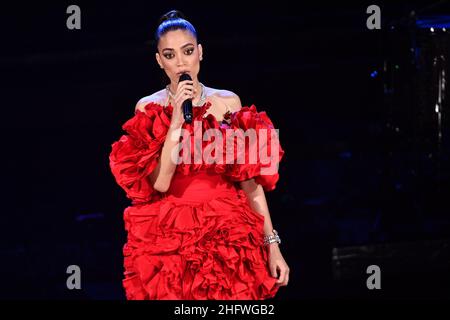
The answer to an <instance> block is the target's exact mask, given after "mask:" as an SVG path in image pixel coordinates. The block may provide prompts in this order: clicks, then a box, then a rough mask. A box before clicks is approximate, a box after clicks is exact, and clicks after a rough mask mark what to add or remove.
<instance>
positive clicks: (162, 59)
mask: <svg viewBox="0 0 450 320" xmlns="http://www.w3.org/2000/svg"><path fill="white" fill-rule="evenodd" d="M155 35H156V46H157V53H156V60H157V62H158V64H159V66H160V67H161V68H162V69H164V72H165V74H166V75H167V77H168V78H169V80H170V83H169V84H168V85H167V86H166V88H164V89H163V90H160V91H158V92H156V93H154V94H152V95H150V96H147V97H145V98H142V99H141V100H139V102H138V103H137V105H136V109H135V115H134V117H133V118H131V119H130V120H128V121H127V122H126V123H125V124H124V125H123V129H124V130H125V131H126V132H127V134H125V135H123V136H122V137H121V138H120V140H119V141H116V142H114V143H113V144H112V151H111V154H110V166H111V170H112V173H113V175H114V177H115V179H116V181H117V183H118V184H119V185H120V186H121V187H122V188H123V189H124V190H125V191H126V194H127V197H128V198H129V199H131V200H132V205H131V206H130V207H128V208H126V209H125V212H124V221H125V228H126V230H127V232H128V239H127V243H126V244H125V246H124V249H123V253H124V267H125V273H124V275H125V278H124V280H123V285H124V288H125V291H126V296H127V299H171V300H174V299H184V300H193V299H220V300H227V299H268V298H272V297H274V296H275V294H276V293H277V291H278V289H279V287H280V286H285V285H287V283H288V281H289V267H288V266H287V264H286V262H285V260H284V259H283V256H282V254H281V252H280V248H279V242H280V239H279V237H278V235H277V232H276V231H275V230H273V226H272V223H271V219H270V214H269V210H268V207H267V203H266V199H265V196H264V190H263V188H264V189H265V190H272V189H274V188H275V184H276V182H277V180H278V173H277V171H274V172H269V173H266V174H262V172H263V171H264V169H268V164H267V163H265V164H264V163H262V161H261V159H262V158H261V156H260V155H258V157H257V161H256V162H253V163H251V161H250V160H251V159H250V158H251V157H252V156H254V154H255V153H254V152H253V151H255V150H256V149H251V148H252V147H254V146H256V145H258V146H263V147H265V148H266V149H265V150H263V151H265V152H268V151H272V153H273V154H275V158H278V159H281V157H282V156H283V150H282V149H281V147H279V148H274V147H273V146H278V145H277V144H272V142H274V141H275V140H276V137H277V136H274V135H269V137H268V136H265V137H263V134H266V132H268V131H270V130H271V129H272V131H273V125H272V123H271V121H270V119H269V118H268V117H267V116H266V114H265V113H264V112H261V113H258V112H256V108H255V106H253V105H252V106H251V107H250V108H249V107H242V106H241V102H240V99H239V97H238V96H237V95H236V94H234V93H233V92H230V91H227V90H218V89H213V88H210V87H206V86H204V85H203V84H202V83H201V82H199V80H198V73H199V71H200V61H201V60H202V58H203V48H202V46H201V44H198V43H197V33H196V31H195V29H194V27H193V26H192V24H190V23H189V22H188V21H187V20H185V19H184V16H183V15H182V13H181V12H179V11H176V10H173V11H170V12H169V13H167V14H165V15H163V17H162V18H161V20H160V24H159V27H158V29H157V31H156V33H155ZM182 73H187V74H188V75H189V76H190V77H191V79H192V81H189V80H185V81H181V82H179V78H180V75H181V74H182ZM187 99H191V100H192V105H193V122H192V123H185V121H184V117H183V111H182V110H183V109H182V104H183V102H184V101H185V100H187ZM237 129H239V130H242V132H247V131H248V132H250V131H251V130H253V131H254V132H256V138H257V142H258V144H256V142H255V141H253V142H249V143H248V144H247V145H245V144H244V148H245V150H244V151H243V152H241V154H244V153H245V156H244V158H245V162H244V163H242V161H241V162H239V159H238V156H237V154H235V153H234V151H236V150H237V149H238V148H239V147H240V146H242V145H238V143H239V141H241V142H242V141H244V140H245V137H244V140H243V139H242V137H241V139H239V137H238V138H236V139H234V137H233V140H231V144H232V147H231V149H226V148H227V147H226V146H225V147H224V149H223V150H227V152H226V153H227V155H229V154H230V152H229V151H232V154H233V156H232V157H231V159H232V160H233V161H231V162H230V161H229V160H230V159H228V158H227V161H226V162H225V161H220V160H217V159H219V157H218V156H220V155H221V154H219V153H220V152H219V151H217V150H221V149H220V148H219V149H214V150H215V151H217V152H215V151H214V152H212V153H210V156H212V158H213V159H216V160H214V161H213V162H211V161H209V162H208V161H203V160H204V158H203V159H202V161H201V162H199V161H194V160H198V158H197V159H194V160H193V158H194V157H196V155H195V154H196V151H199V150H200V151H202V152H205V151H206V150H207V149H208V146H211V145H212V144H213V142H214V143H215V146H216V147H217V146H220V144H221V143H222V142H220V139H219V140H217V139H210V140H208V139H206V140H205V139H203V140H201V141H200V142H198V140H196V142H194V147H193V148H187V149H186V148H183V147H184V146H186V145H187V144H186V143H188V142H192V141H193V140H194V136H195V134H194V131H195V130H200V131H201V134H202V133H205V132H206V131H208V130H209V131H208V132H213V133H216V134H217V133H220V134H222V133H223V134H225V132H226V130H237ZM259 129H264V130H263V131H261V130H259ZM214 130H215V131H214ZM261 132H264V133H263V134H262V133H261ZM186 134H187V136H186ZM200 136H202V135H200ZM266 139H270V140H266ZM225 140H226V139H224V140H223V143H226V142H225ZM249 140H250V138H249ZM263 140H264V141H265V143H262V141H263ZM180 142H185V144H182V143H180ZM275 142H276V141H275ZM196 143H197V144H196ZM199 143H200V147H201V148H200V149H198V146H199ZM227 143H228V145H230V140H228V142H227ZM251 143H253V146H252V145H250V144H251ZM195 146H197V147H195ZM270 146H271V147H272V150H268V149H270ZM174 150H175V151H174ZM223 150H222V153H224V152H223ZM252 150H253V151H252ZM209 151H211V149H209ZM273 154H272V158H273ZM197 155H198V153H197ZM177 156H178V158H177ZM180 156H182V160H183V161H182V162H181V163H180V162H179V161H178V162H177V161H176V160H177V159H178V160H179V159H180ZM272 158H271V159H272ZM209 159H211V157H210V158H209ZM241 159H242V158H241ZM222 160H223V158H222ZM276 168H278V162H277V163H276Z"/></svg>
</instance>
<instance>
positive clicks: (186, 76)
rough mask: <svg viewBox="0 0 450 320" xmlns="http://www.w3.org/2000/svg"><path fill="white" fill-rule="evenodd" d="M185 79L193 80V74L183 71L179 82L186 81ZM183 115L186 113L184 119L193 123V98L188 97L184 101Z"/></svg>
mask: <svg viewBox="0 0 450 320" xmlns="http://www.w3.org/2000/svg"><path fill="white" fill-rule="evenodd" d="M185 80H190V81H192V78H191V76H190V75H189V74H187V73H183V74H182V75H181V76H180V80H178V82H180V81H185ZM183 115H184V121H185V122H186V123H191V122H192V100H191V99H186V100H185V101H184V102H183Z"/></svg>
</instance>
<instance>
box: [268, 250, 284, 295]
mask: <svg viewBox="0 0 450 320" xmlns="http://www.w3.org/2000/svg"><path fill="white" fill-rule="evenodd" d="M268 252H269V268H270V273H271V274H272V276H273V277H274V278H278V280H277V284H278V285H279V286H287V284H288V282H289V267H288V265H287V263H286V261H285V260H284V258H283V255H282V254H281V251H280V248H279V247H278V244H269V250H268Z"/></svg>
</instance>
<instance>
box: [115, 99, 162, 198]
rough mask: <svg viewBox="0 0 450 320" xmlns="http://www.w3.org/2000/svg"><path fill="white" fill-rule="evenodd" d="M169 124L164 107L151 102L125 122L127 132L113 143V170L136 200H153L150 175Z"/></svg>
mask: <svg viewBox="0 0 450 320" xmlns="http://www.w3.org/2000/svg"><path fill="white" fill-rule="evenodd" d="M169 125H170V118H169V115H168V114H166V112H165V110H163V107H161V106H159V105H157V104H153V103H150V104H148V105H147V106H146V107H145V112H143V111H140V110H136V113H135V115H134V116H133V117H132V118H131V119H129V120H128V121H127V122H126V123H125V124H124V125H123V126H122V129H123V130H124V131H126V134H124V135H122V136H121V137H120V139H119V140H118V141H116V142H114V143H113V144H112V145H111V153H110V156H109V164H110V168H111V172H112V174H113V176H114V178H115V180H116V182H117V184H118V185H119V186H121V187H122V188H123V189H124V190H125V192H126V196H127V197H128V198H129V199H131V200H132V201H133V203H141V202H147V201H150V200H151V199H152V196H153V195H154V194H155V190H154V189H153V187H152V184H151V182H150V179H149V175H150V173H151V172H152V171H153V170H154V169H155V168H156V166H157V164H158V158H159V155H160V152H161V149H162V145H163V144H164V141H165V138H166V134H167V131H168V128H169Z"/></svg>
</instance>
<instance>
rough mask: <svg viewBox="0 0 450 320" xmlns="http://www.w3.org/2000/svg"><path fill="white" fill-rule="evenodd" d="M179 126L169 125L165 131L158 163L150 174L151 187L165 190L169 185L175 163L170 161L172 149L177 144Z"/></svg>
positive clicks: (160, 190) (161, 190)
mask: <svg viewBox="0 0 450 320" xmlns="http://www.w3.org/2000/svg"><path fill="white" fill-rule="evenodd" d="M179 129H180V128H177V127H176V126H174V127H172V125H171V126H170V128H169V130H168V131H167V136H166V140H165V141H164V145H163V147H162V151H161V156H160V157H159V161H158V165H157V166H156V168H155V170H153V172H152V173H151V174H150V181H151V182H152V184H153V188H154V189H155V190H157V191H159V192H166V191H167V190H168V189H169V187H170V182H171V181H172V177H173V174H174V173H175V169H176V167H177V164H176V163H175V162H174V161H172V156H171V154H172V150H173V149H174V148H176V147H178V146H177V144H179V137H180V132H181V130H179Z"/></svg>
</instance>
